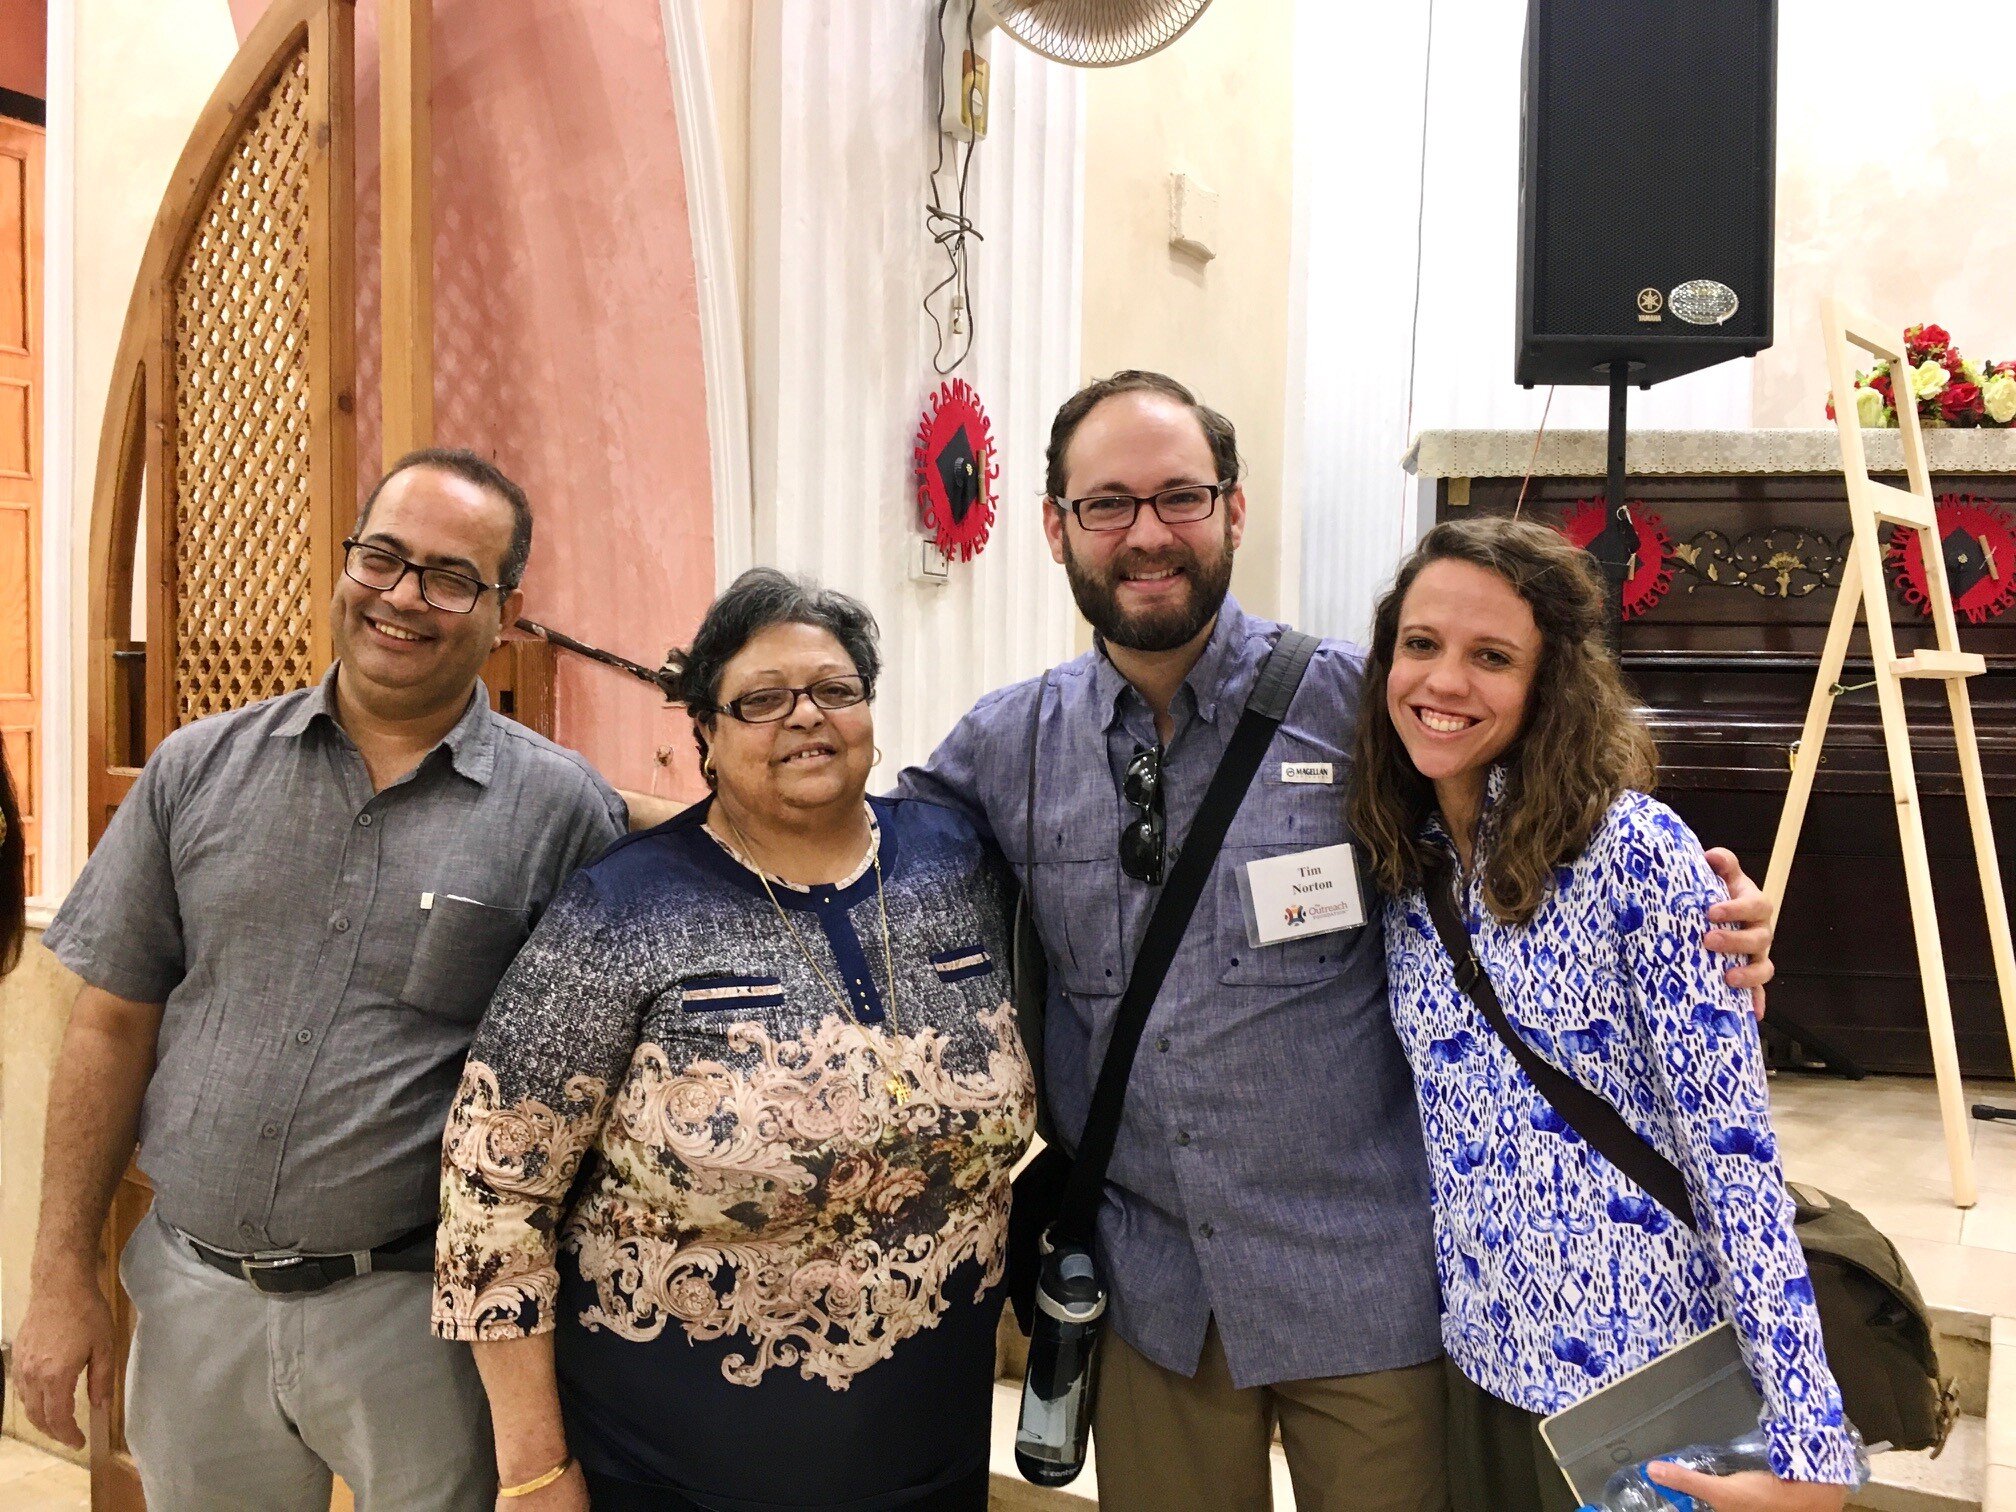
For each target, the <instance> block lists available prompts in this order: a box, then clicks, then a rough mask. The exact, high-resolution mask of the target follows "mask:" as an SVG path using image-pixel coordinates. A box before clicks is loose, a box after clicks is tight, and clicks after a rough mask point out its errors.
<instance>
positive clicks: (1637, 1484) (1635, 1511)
mask: <svg viewBox="0 0 2016 1512" xmlns="http://www.w3.org/2000/svg"><path fill="white" fill-rule="evenodd" d="M1851 1431H1852V1430H1851ZM1652 1463H1654V1461H1651V1460H1647V1461H1645V1462H1643V1463H1641V1464H1636V1465H1631V1466H1628V1467H1626V1468H1625V1469H1622V1470H1619V1471H1618V1472H1617V1473H1616V1474H1615V1475H1613V1476H1611V1477H1610V1483H1609V1484H1608V1485H1607V1486H1605V1487H1604V1488H1603V1496H1602V1499H1601V1500H1599V1501H1596V1502H1593V1503H1590V1504H1588V1505H1585V1506H1584V1507H1583V1508H1582V1512H1708V1509H1707V1508H1706V1507H1704V1506H1702V1504H1701V1503H1700V1502H1698V1501H1696V1500H1695V1499H1694V1498H1693V1497H1691V1496H1689V1495H1687V1493H1686V1492H1684V1491H1675V1490H1674V1489H1673V1488H1672V1487H1670V1486H1662V1485H1660V1484H1659V1483H1658V1482H1657V1481H1655V1480H1653V1479H1651V1478H1650V1477H1649V1476H1648V1475H1646V1473H1645V1467H1646V1465H1649V1464H1652ZM1657 1463H1660V1464H1666V1465H1678V1466H1680V1467H1681V1468H1682V1469H1683V1470H1699V1471H1700V1472H1701V1473H1702V1474H1704V1475H1735V1474H1737V1473H1738V1472H1739V1471H1743V1470H1769V1469H1770V1468H1771V1442H1770V1440H1769V1439H1767V1438H1766V1437H1765V1436H1764V1433H1763V1431H1762V1430H1761V1429H1759V1430H1757V1431H1756V1432H1752V1433H1746V1434H1744V1435H1743V1436H1742V1437H1741V1438H1739V1439H1732V1440H1731V1441H1730V1442H1728V1443H1726V1444H1690V1445H1688V1446H1687V1447H1686V1448H1685V1449H1678V1450H1675V1451H1674V1452H1673V1453H1671V1454H1662V1455H1660V1456H1659V1458H1658V1461H1657ZM1868 1479H1869V1456H1868V1454H1867V1453H1866V1452H1864V1450H1863V1448H1862V1443H1861V1440H1860V1439H1857V1440H1856V1444H1855V1485H1854V1487H1853V1489H1855V1490H1860V1489H1861V1488H1862V1486H1863V1485H1864V1484H1865V1483H1866V1482H1867V1481H1868Z"/></svg>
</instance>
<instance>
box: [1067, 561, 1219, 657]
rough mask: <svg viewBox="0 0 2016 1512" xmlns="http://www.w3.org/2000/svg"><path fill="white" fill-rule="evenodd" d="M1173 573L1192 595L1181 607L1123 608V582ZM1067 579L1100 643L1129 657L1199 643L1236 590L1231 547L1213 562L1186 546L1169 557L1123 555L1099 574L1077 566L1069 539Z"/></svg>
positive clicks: (1183, 600) (1079, 564)
mask: <svg viewBox="0 0 2016 1512" xmlns="http://www.w3.org/2000/svg"><path fill="white" fill-rule="evenodd" d="M1161 568H1175V569H1176V570H1177V571H1178V572H1180V573H1181V574H1182V575H1183V580H1184V583H1185V584H1186V585H1187V587H1188V589H1189V592H1188V593H1186V594H1184V595H1183V596H1182V598H1181V599H1180V601H1178V602H1176V603H1171V604H1164V605H1158V606H1156V607H1153V608H1147V609H1137V610H1135V611H1133V612H1132V613H1129V612H1128V611H1127V610H1125V609H1123V608H1121V607H1120V595H1119V583H1120V579H1121V578H1122V577H1124V576H1126V575H1127V574H1129V573H1132V572H1139V571H1141V570H1143V569H1146V570H1148V571H1155V570H1158V569H1161ZM1064 576H1065V577H1066V578H1067V579H1068V580H1069V581H1070V584H1071V597H1072V598H1074V599H1076V600H1077V601H1078V612H1079V613H1080V614H1082V615H1084V616H1085V618H1086V620H1087V621H1089V622H1090V624H1091V626H1092V628H1093V629H1094V630H1096V631H1098V632H1099V635H1100V637H1101V638H1102V639H1104V640H1106V641H1108V642H1110V643H1111V644H1113V645H1116V646H1121V647H1124V648H1125V649H1127V650H1129V651H1174V650H1176V649H1177V648H1178V647H1180V646H1187V645H1189V644H1190V642H1191V641H1193V640H1195V639H1196V638H1197V636H1198V634H1199V633H1200V632H1202V630H1203V629H1204V627H1205V626H1206V625H1208V624H1210V623H1211V621H1212V620H1213V619H1214V618H1215V617H1216V616H1217V613H1218V611H1219V609H1220V608H1222V607H1223V606H1224V603H1225V595H1226V593H1227V592H1228V591H1230V589H1231V587H1232V548H1231V546H1230V545H1229V544H1228V545H1227V546H1226V547H1225V549H1224V550H1223V551H1221V552H1218V553H1216V554H1215V555H1214V556H1213V557H1211V558H1210V559H1209V560H1207V559H1205V558H1203V557H1200V556H1199V555H1198V554H1197V553H1196V552H1195V551H1192V550H1191V549H1190V548H1189V547H1187V546H1177V547H1172V548H1170V549H1169V550H1167V551H1158V552H1145V551H1123V552H1120V553H1119V554H1118V555H1116V556H1115V557H1114V558H1113V560H1112V561H1111V562H1109V563H1108V564H1107V565H1106V569H1105V571H1104V572H1099V571H1095V570H1094V569H1093V568H1091V567H1088V566H1086V565H1085V564H1084V563H1082V562H1080V561H1079V560H1078V557H1077V554H1076V553H1074V552H1073V551H1072V550H1071V546H1070V542H1069V539H1068V538H1067V539H1066V542H1065V546H1064Z"/></svg>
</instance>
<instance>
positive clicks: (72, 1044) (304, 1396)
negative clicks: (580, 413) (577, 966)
mask: <svg viewBox="0 0 2016 1512" xmlns="http://www.w3.org/2000/svg"><path fill="white" fill-rule="evenodd" d="M356 534H357V537H358V538H359V540H358V543H357V544H355V545H352V546H351V547H349V548H348V550H347V553H346V558H345V571H344V575H343V576H342V577H341V578H340V579H339V580H338V587H337V592H336V595H335V601H334V604H333V606H332V614H333V617H334V640H335V645H336V650H337V656H338V661H337V664H336V665H335V666H334V667H332V668H331V670H330V672H329V674H328V676H327V677H326V678H325V679H324V680H323V681H322V683H321V684H320V685H319V686H317V687H313V688H308V689H304V690H302V691H301V692H298V693H290V694H286V695H284V696H282V697H279V698H273V699H269V700H266V701H265V702H263V703H258V704H254V705H252V706H250V707H248V708H244V709H240V710H237V711H235V712H233V713H230V714H223V715H219V716H216V717H214V718H210V719H204V720H201V721H198V722H197V723H195V724H193V725H190V726H188V727H187V728H184V729H181V730H178V731H176V732H175V733H174V734H172V735H170V736H169V737H168V738H167V739H166V740H164V741H163V742H162V743H161V746H160V748H159V749H158V750H157V751H155V752H154V754H153V756H152V757H151V759H150V760H149V761H148V763H147V765H146V768H145V769H144V771H143V772H142V773H141V775H140V778H139V780H138V782H136V783H135V785H134V787H133V790H132V792H131V793H130V794H128V796H127V797H126V799H125V801H124V802H123V803H122V804H121V805H120V807H119V811H118V812H117V814H116V815H115V816H114V817H113V820H112V823H111V825H110V826H109V827H108V828H107V830H106V832H105V836H104V838H103V840H102V841H101V842H100V843H99V846H98V848H97V850H96V851H95V852H94V853H93V855H92V857H91V860H90V863H89V865H87V866H86V868H85V870H84V874H83V876H82V877H80V878H79V880H78V882H77V885H76V887H75V888H74V889H73V890H72V892H71V894H70V896H69V898H68V899H67V900H66V902H65V903H64V905H63V908H62V910H61V912H60V913H59V914H58V916H57V919H56V921H55V923H54V924H52V925H51V926H50V928H49V931H48V933H47V935H46V937H45V938H46V940H47V943H48V944H49V946H50V948H51V949H52V950H54V951H55V953H56V955H57V957H58V958H59V959H61V960H62V961H63V962H64V963H65V964H66V965H68V966H70V967H71V968H72V969H73V970H75V971H76V972H77V973H78V974H79V975H80V976H81V977H83V979H84V981H85V983H86V984H87V985H86V986H85V988H84V990H83V992H82V993H81V994H80V996H79V999H78V1003H77V1007H76V1009H75V1011H74V1014H73V1017H72V1022H71V1026H70V1030H69V1033H68V1035H67V1037H66V1039H65V1042H64V1048H63V1052H62V1056H61V1059H60V1060H59V1062H58V1066H57V1070H56V1075H55V1081H54V1085H53V1086H52V1089H51V1095H50V1112H49V1139H48V1158H47V1162H46V1166H45V1173H44V1202H43V1215H42V1229H41V1234H40V1237H39V1240H38V1244H37V1251H36V1261H35V1274H34V1296H33V1299H32V1301H31V1305H30V1309H29V1315H28V1318H27V1320H26V1322H25V1323H24V1326H23V1328H22V1332H21V1337H20V1340H19V1351H18V1354H19V1359H20V1362H21V1376H22V1389H23V1396H24V1398H25V1403H26V1405H27V1407H28V1411H29V1414H30V1416H31V1418H33V1419H34V1420H35V1421H36V1422H37V1424H38V1425H39V1426H41V1427H43V1428H44V1429H45V1430H47V1431H49V1432H52V1433H54V1434H55V1435H56V1436H57V1437H59V1438H63V1439H65V1440H67V1441H69V1442H71V1443H81V1442H82V1439H81V1436H80V1435H79V1434H78V1433H77V1431H76V1425H75V1422H74V1419H73V1417H72V1415H71V1409H70V1396H71V1393H72V1392H73V1391H74V1389H75V1383H76V1379H77V1375H78V1371H79V1368H80V1367H83V1366H86V1365H87V1364H88V1367H89V1369H90V1373H91V1384H92V1387H93V1396H94V1397H95V1398H98V1399H100V1400H101V1401H102V1399H103V1386H104V1381H105V1378H106V1375H107V1372H108V1370H109V1357H108V1354H107V1351H108V1349H109V1345H110V1339H111V1323H110V1318H109V1316H108V1315H107V1313H106V1304H105V1299H104V1297H103V1296H102V1295H101V1294H100V1293H99V1290H98V1286H97V1281H96V1262H97V1246H98V1235H99V1231H100V1229H101V1227H102V1225H103V1223H104V1219H105V1214H106V1208H107V1203H108V1200H109V1198H110V1196H111V1193H112V1189H113V1186H114V1184H115V1183H116V1181H117V1179H118V1176H119V1173H120V1171H121V1170H122V1169H123V1167H124V1165H125V1163H126V1160H127V1158H128V1156H129V1154H130V1153H131V1152H132V1149H133V1146H134V1142H135V1135H136V1132H137V1136H138V1144H139V1160H140V1165H141V1167H142V1169H143V1170H144V1171H145V1172H146V1174H147V1175H148V1177H149V1178H150V1180H151V1181H152V1183H153V1186H154V1191H155V1212H154V1216H153V1217H151V1218H150V1219H149V1220H148V1221H147V1222H145V1223H143V1224H142V1225H141V1228H140V1230H139V1232H137V1233H136V1234H135V1236H134V1238H133V1241H132V1242H131V1243H130V1244H129V1245H128V1247H127V1251H126V1255H125V1257H124V1261H123V1264H122V1275H123V1277H124V1279H125V1282H126V1286H127V1290H128V1291H129V1293H131V1295H132V1296H133V1299H134V1301H135V1304H136V1308H137V1312H138V1321H137V1323H136V1327H135V1334H134V1346H133V1354H132V1358H131V1368H130V1375H129V1381H128V1391H129V1395H128V1403H129V1414H128V1420H127V1437H128V1442H129V1443H130V1445H131V1446H132V1447H133V1449H134V1451H135V1457H136V1459H137V1461H138V1463H139V1467H140V1472H141V1476H142V1479H143V1481H144V1483H145V1487H146V1492H147V1498H148V1504H149V1506H150V1507H153V1508H155V1509H156V1512H174V1509H177V1508H196V1507H202V1508H204V1509H217V1508H227V1507H244V1508H247V1509H252V1508H257V1509H259V1512H288V1509H293V1508H296V1507H299V1508H302V1509H304V1512H306V1509H309V1508H317V1509H319V1508H326V1507H327V1505H328V1501H329V1482H330V1476H331V1472H332V1470H333V1471H334V1472H336V1473H340V1474H341V1475H342V1476H343V1478H344V1479H345V1480H346V1481H347V1482H348V1483H349V1484H350V1486H351V1487H352V1489H353V1491H355V1492H356V1494H357V1496H358V1498H359V1501H360V1504H361V1506H362V1507H364V1508H367V1509H368V1508H394V1507H396V1508H398V1509H400V1512H407V1509H425V1508H442V1509H447V1508H456V1509H462V1508H467V1509H472V1512H473V1509H477V1508H487V1507H488V1506H489V1505H490V1504H491V1498H492V1496H493V1494H494V1491H495V1487H496V1481H495V1477H494V1474H493V1470H492V1465H491V1460H490V1452H489V1444H488V1439H489V1435H488V1430H487V1417H486V1414H485V1410H484V1406H483V1398H482V1391H481V1388H480V1385H479V1384H478V1383H477V1381H476V1379H475V1373H474V1368H473V1365H472V1363H471V1361H470V1359H469V1355H468V1351H467V1350H466V1349H465V1348H463V1347H461V1346H457V1345H449V1344H443V1343H441V1342H440V1341H438V1340H435V1339H433V1338H431V1337H430V1336H429V1329H428V1326H427V1315H428V1306H429V1302H430V1299H431V1292H432V1258H433V1237H432V1230H433V1224H434V1219H435V1214H436V1212H437V1211H438V1207H439V1196H438V1191H439V1162H440V1147H441V1131H442V1125H443V1122H444V1120H445V1117H446V1113H447V1108H448V1104H449V1102H450V1100H451V1098H452V1096H453V1093H454V1089H455V1083H456V1079H457V1077H458V1075H459V1073H460V1070H461V1064H462V1060H463V1056H464V1054H465V1052H466V1051H467V1049H468V1045H469V1040H470V1037H471V1034H472V1033H473V1031H474V1028H475V1024H476V1021H477V1019H478V1018H479V1017H480V1016H481V1014H482V1011H483V1008H484V1006H485V1005H486V1004H487V1003H488V1001H489V998H490V993H491V990H492V989H493V988H494V987H495V986H496V983H497V979H498V978H499V976H501V975H502V973H503V971H504V968H505V967H506V966H507V965H508V964H509V963H510V960H511V958H512V956H513V955H514V954H515V953H516V951H517V949H518V946H519V944H520V943H521V942H522V941H523V940H524V938H525V936H526V934H527V932H528V931H529V930H530V928H531V925H532V922H533V921H534V920H535V919H536V918H537V917H538V915H539V913H540V911H541V910H542V909H543V908H544V907H545V906H546V903H547V902H548V900H549V899H550V898H551V897H552V896H553V895H554V893H555V892H556V891H557V890H558V888H559V886H560V884H561V882H562V881H563V880H564V879H565V878H566V877H567V875H568V874H569V873H570V872H572V871H573V870H574V869H575V867H577V866H578V865H580V864H581V863H582V862H584V861H586V860H588V859H590V858H592V857H593V856H594V855H595V854H596V853H597V852H598V851H599V850H601V848H602V847H603V846H604V845H606V844H607V843H608V842H609V841H611V840H613V839H614V838H615V837H616V836H617V835H618V834H620V833H621V831H622V826H623V820H624V810H623V805H622V801H621V800H620V799H619V798H618V797H617V796H616V794H615V793H614V792H613V791H612V790H611V789H610V788H609V787H608V785H607V784H605V783H604V782H603V781H602V780H601V778H600V777H598V776H597V775H596V774H595V773H594V772H593V771H592V770H591V769H590V768H589V767H588V765H587V764H586V763H585V762H584V761H582V760H581V758H579V757H578V756H576V755H574V754H572V753H571V752H568V751H565V750H562V749H561V748H559V747H558V746H555V745H554V744H552V742H550V741H547V740H544V739H542V738H541V737H539V736H538V735H535V734H534V733H532V732H531V731H530V730H527V729H525V728H524V727H523V726H521V725H517V724H514V723H512V722H511V721H509V720H506V719H503V718H501V717H500V716H498V715H496V714H494V713H492V712H491V710H490V707H489V703H488V699H487V697H486V695H485V693H484V690H483V687H482V684H481V683H480V682H479V681H478V678H477V673H478V670H479V669H480V667H481V666H482V664H483V661H484V658H485V657H486V656H487V655H488V653H489V651H490V650H491V648H492V647H493V646H494V645H495V644H496V642H497V639H498V636H499V633H500V631H501V630H502V628H503V627H504V626H506V625H508V624H509V623H510V622H511V620H512V619H514V618H515V617H516V614H517V610H518V605H519V602H520V600H521V595H520V593H519V592H518V589H517V584H518V579H519V575H520V574H521V573H522V571H523V568H524V562H525V557H526V554H527V551H528V549H529V546H530V539H531V522H530V514H529V512H528V511H527V509H526V506H525V502H524V496H523V494H522V493H520V492H519V490H518V489H517V488H516V486H515V485H513V484H511V483H510V481H509V480H508V479H506V478H504V477H503V475H502V474H501V473H498V472H497V471H496V470H495V469H494V468H492V467H491V466H490V465H489V464H488V463H486V462H484V461H482V460H481V459H480V458H477V457H475V456H473V455H471V454H468V453H422V454H418V460H415V459H413V458H409V459H406V460H405V461H403V462H402V463H400V464H399V465H398V466H396V467H395V468H394V470H393V472H392V473H391V474H389V475H388V476H387V479H386V480H385V482H383V483H382V484H381V485H380V491H379V492H378V493H377V494H375V495H374V496H373V499H372V500H371V501H370V502H369V503H368V504H367V506H366V517H365V518H364V519H363V520H361V521H360V522H359V524H358V527H357V532H356ZM302 1256H305V1257H311V1258H309V1259H307V1260H300V1259H297V1258H296V1257H302ZM247 1257H252V1264H251V1265H250V1266H249V1267H247V1266H246V1265H245V1264H244V1261H245V1259H246V1258H247ZM234 1271H235V1273H234Z"/></svg>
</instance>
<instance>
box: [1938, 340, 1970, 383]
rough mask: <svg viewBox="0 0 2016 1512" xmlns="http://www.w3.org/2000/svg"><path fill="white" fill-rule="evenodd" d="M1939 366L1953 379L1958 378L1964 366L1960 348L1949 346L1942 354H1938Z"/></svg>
mask: <svg viewBox="0 0 2016 1512" xmlns="http://www.w3.org/2000/svg"><path fill="white" fill-rule="evenodd" d="M1939 365H1940V366H1941V367H1943V368H1945V369H1946V371H1947V372H1948V373H1950V374H1952V375H1953V376H1954V377H1955V378H1958V377H1959V376H1960V373H1961V370H1962V368H1963V367H1965V365H1966V364H1965V360H1964V359H1963V358H1962V357H1961V356H1960V348H1958V347H1954V346H1949V347H1948V348H1946V350H1945V351H1944V352H1942V353H1940V354H1939Z"/></svg>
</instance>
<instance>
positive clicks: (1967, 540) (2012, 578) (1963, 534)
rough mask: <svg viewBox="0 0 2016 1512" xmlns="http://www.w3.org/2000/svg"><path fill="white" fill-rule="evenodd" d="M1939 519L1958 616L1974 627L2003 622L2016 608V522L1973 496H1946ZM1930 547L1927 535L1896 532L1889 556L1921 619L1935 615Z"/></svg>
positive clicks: (1895, 575)
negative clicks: (1928, 557) (1928, 560)
mask: <svg viewBox="0 0 2016 1512" xmlns="http://www.w3.org/2000/svg"><path fill="white" fill-rule="evenodd" d="M1934 518H1936V519H1937V520H1938V522H1939V539H1940V540H1942V541H1944V542H1945V543H1946V579H1947V586H1948V587H1949V588H1950V589H1951V591H1952V594H1953V610H1954V613H1956V614H1958V615H1959V616H1960V617H1961V618H1962V619H1964V620H1966V621H1967V623H1968V624H1970V625H1978V624H1981V623H1982V622H1983V621H1985V620H1991V619H1999V618H2000V617H2001V616H2002V615H2003V613H2005V612H2006V611H2007V610H2008V608H2009V605H2010V604H2011V603H2012V602H2016V521H2012V520H2011V517H2010V514H2009V511H2008V510H2007V509H2005V508H2004V507H2003V506H2001V505H2000V504H1997V503H1996V502H1995V501H1994V500H1992V499H1983V498H1978V497H1976V496H1975V495H1973V494H1941V495H1940V496H1939V505H1938V512H1937V514H1936V515H1935V517H1934ZM1924 541H1925V536H1924V533H1923V532H1921V531H1916V530H1899V531H1896V532H1895V533H1894V534H1893V535H1892V536H1891V537H1890V545H1889V548H1888V549H1887V550H1886V551H1885V552H1884V554H1883V555H1884V560H1885V561H1886V562H1887V563H1888V565H1889V568H1890V580H1891V581H1892V582H1894V583H1895V584H1896V585H1897V591H1898V592H1899V593H1900V594H1902V595H1903V596H1904V601H1905V602H1906V603H1907V604H1909V605H1910V606H1911V607H1912V608H1914V609H1916V610H1917V611H1918V612H1919V613H1920V614H1930V613H1931V610H1932V596H1931V592H1930V590H1929V588H1928V587H1927V585H1926V582H1925V547H1924Z"/></svg>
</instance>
